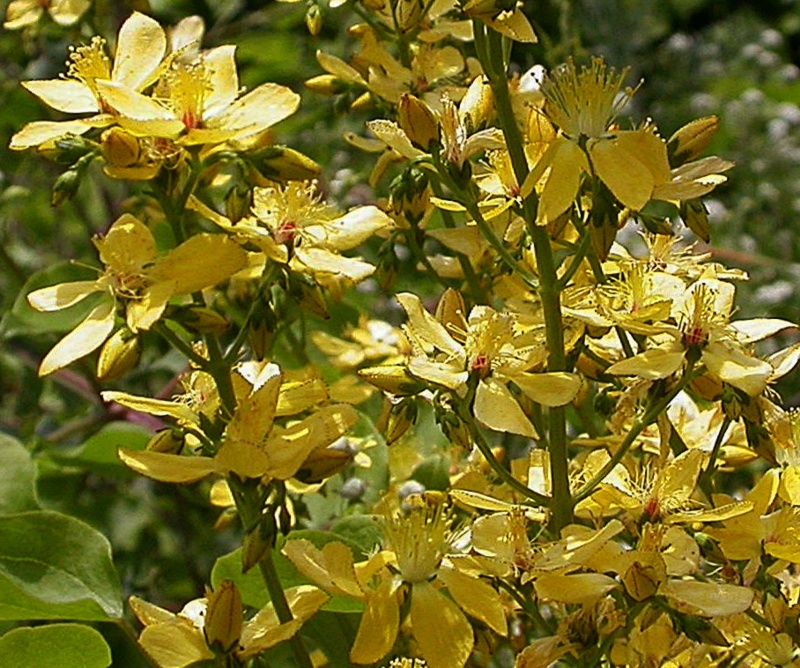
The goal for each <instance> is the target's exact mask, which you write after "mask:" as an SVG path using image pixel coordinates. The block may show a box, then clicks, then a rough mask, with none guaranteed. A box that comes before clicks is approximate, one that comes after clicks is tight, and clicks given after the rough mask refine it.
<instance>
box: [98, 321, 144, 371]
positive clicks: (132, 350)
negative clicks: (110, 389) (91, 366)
mask: <svg viewBox="0 0 800 668" xmlns="http://www.w3.org/2000/svg"><path fill="white" fill-rule="evenodd" d="M140 353H141V344H140V342H139V338H138V337H137V336H136V335H134V334H133V333H131V332H130V331H128V330H127V329H120V330H118V331H116V332H115V333H114V335H113V336H112V337H111V338H110V339H108V340H107V341H106V342H105V344H103V347H102V348H101V349H100V355H99V357H98V358H97V380H103V381H105V380H114V379H115V378H120V377H121V376H124V375H125V374H126V373H128V371H130V370H131V369H132V368H133V367H135V366H136V364H137V363H138V362H139V355H140Z"/></svg>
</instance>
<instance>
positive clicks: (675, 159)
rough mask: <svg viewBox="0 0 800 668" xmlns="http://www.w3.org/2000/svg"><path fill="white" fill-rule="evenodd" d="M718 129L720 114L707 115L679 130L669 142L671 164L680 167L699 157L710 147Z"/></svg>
mask: <svg viewBox="0 0 800 668" xmlns="http://www.w3.org/2000/svg"><path fill="white" fill-rule="evenodd" d="M718 129H719V116H705V117H703V118H698V119H697V120H694V121H692V122H691V123H687V124H686V125H684V126H683V127H682V128H680V129H679V130H677V131H676V132H675V134H673V135H672V136H671V137H670V138H669V141H668V142H667V154H668V155H669V166H670V167H673V168H674V167H680V166H681V165H683V164H685V163H687V162H689V160H694V159H695V158H696V157H698V156H699V155H700V154H701V153H702V152H703V151H705V150H706V149H707V148H708V145H709V144H710V143H711V140H712V139H713V138H714V134H715V133H716V131H717V130H718Z"/></svg>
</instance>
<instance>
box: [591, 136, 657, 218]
mask: <svg viewBox="0 0 800 668" xmlns="http://www.w3.org/2000/svg"><path fill="white" fill-rule="evenodd" d="M588 148H589V155H590V156H591V158H592V166H593V167H594V170H595V173H596V174H597V176H599V177H600V180H601V181H602V182H603V183H605V184H606V185H607V186H608V189H609V190H610V191H611V192H612V193H613V195H614V197H616V198H617V199H618V200H619V201H620V202H622V203H623V204H624V205H625V206H627V207H629V208H631V209H633V210H634V211H638V210H639V209H641V208H643V207H644V205H645V204H647V203H648V202H649V201H650V197H651V196H652V194H653V185H654V183H655V180H654V178H653V175H652V174H651V173H650V171H649V170H648V169H647V166H646V165H644V164H643V163H642V162H641V161H640V160H638V159H637V158H636V157H635V156H634V155H633V154H632V153H630V151H628V150H626V149H625V148H623V146H622V145H620V143H619V142H618V141H617V140H616V139H595V140H590V141H589V144H588Z"/></svg>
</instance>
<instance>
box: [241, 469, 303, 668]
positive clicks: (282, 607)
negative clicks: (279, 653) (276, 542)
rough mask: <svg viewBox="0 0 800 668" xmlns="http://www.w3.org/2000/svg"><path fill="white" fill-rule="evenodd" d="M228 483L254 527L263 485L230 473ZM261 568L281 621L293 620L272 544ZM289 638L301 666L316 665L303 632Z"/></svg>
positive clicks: (244, 518)
mask: <svg viewBox="0 0 800 668" xmlns="http://www.w3.org/2000/svg"><path fill="white" fill-rule="evenodd" d="M228 485H229V486H230V489H231V493H232V494H233V498H234V501H235V502H236V510H237V511H238V513H239V517H240V518H241V520H242V526H243V527H244V529H245V531H248V530H252V529H253V528H254V527H255V526H257V524H258V522H259V521H260V520H261V514H262V506H263V497H262V496H261V494H260V493H259V488H258V487H254V486H253V485H247V484H245V483H243V482H242V481H240V480H239V479H238V478H237V477H236V476H229V478H228ZM258 570H259V571H260V573H261V577H262V579H263V580H264V585H265V586H266V588H267V592H268V593H269V598H270V601H271V602H272V605H273V607H274V608H275V614H276V615H277V616H278V621H279V622H280V623H281V624H286V623H288V622H290V621H292V619H294V617H293V615H292V610H291V608H290V607H289V602H288V601H287V600H286V594H285V592H284V591H283V585H282V584H281V581H280V577H279V576H278V571H277V569H276V568H275V561H274V559H273V548H272V546H271V545H270V546H268V547H267V549H266V550H265V551H264V554H263V555H262V557H261V559H260V560H259V562H258ZM288 642H289V643H290V644H291V647H292V651H293V652H294V656H295V660H296V661H297V666H299V667H300V668H313V664H312V663H311V659H310V657H309V655H308V651H307V650H306V648H305V645H304V643H303V640H302V638H301V637H300V635H299V634H295V635H294V636H293V637H292V638H291V640H289V641H288Z"/></svg>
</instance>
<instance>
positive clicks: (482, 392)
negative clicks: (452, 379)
mask: <svg viewBox="0 0 800 668" xmlns="http://www.w3.org/2000/svg"><path fill="white" fill-rule="evenodd" d="M472 409H473V411H474V412H475V417H476V418H477V419H478V421H479V422H481V423H482V424H485V425H486V426H487V427H489V429H494V430H495V431H505V432H509V433H511V434H520V435H522V436H527V437H528V438H538V436H537V434H536V429H535V428H534V426H533V424H531V421H530V420H529V419H528V417H527V416H526V415H525V413H524V412H523V410H522V408H520V406H519V404H518V403H517V400H516V399H515V398H514V395H513V394H511V391H510V390H509V389H508V388H507V387H506V386H505V385H504V384H503V383H502V382H500V381H499V380H497V379H496V378H487V379H486V380H483V381H481V382H480V383H478V388H477V390H476V391H475V403H474V404H473V408H472Z"/></svg>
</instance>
